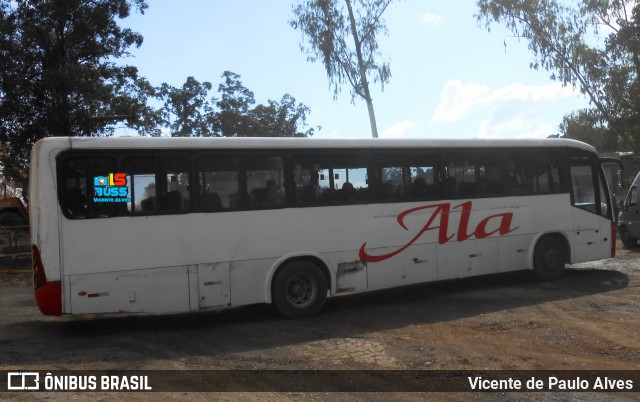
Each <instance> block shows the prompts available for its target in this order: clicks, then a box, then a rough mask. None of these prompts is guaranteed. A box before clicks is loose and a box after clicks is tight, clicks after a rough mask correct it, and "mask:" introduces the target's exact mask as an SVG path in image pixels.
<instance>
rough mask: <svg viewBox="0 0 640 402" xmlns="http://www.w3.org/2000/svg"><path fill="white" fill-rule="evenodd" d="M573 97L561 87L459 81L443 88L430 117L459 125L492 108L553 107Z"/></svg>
mask: <svg viewBox="0 0 640 402" xmlns="http://www.w3.org/2000/svg"><path fill="white" fill-rule="evenodd" d="M573 95H574V92H573V89H571V88H569V87H563V86H562V85H561V84H559V83H554V84H548V85H538V86H536V85H525V84H521V83H514V84H511V85H508V86H505V87H502V88H498V89H490V88H489V87H487V86H485V85H482V84H478V83H473V82H472V83H468V84H463V83H462V82H461V81H459V80H449V81H447V83H446V84H445V85H444V89H443V90H442V95H441V98H440V103H439V104H438V106H437V107H436V110H435V112H434V113H433V115H432V116H431V120H432V121H438V122H456V121H459V120H461V119H462V118H463V117H464V116H465V115H466V114H467V112H469V111H470V110H472V109H474V108H478V107H487V106H490V107H491V108H492V109H494V111H495V110H499V109H501V108H507V107H509V106H511V107H512V106H513V102H525V103H528V104H532V103H540V102H545V103H550V102H554V101H556V100H559V99H563V98H568V97H571V96H573Z"/></svg>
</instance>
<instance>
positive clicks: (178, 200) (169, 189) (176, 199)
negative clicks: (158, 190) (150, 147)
mask: <svg viewBox="0 0 640 402" xmlns="http://www.w3.org/2000/svg"><path fill="white" fill-rule="evenodd" d="M162 165H163V166H162V167H163V169H162V171H163V181H165V183H166V184H165V186H166V192H165V193H164V195H163V197H162V199H161V201H162V202H161V205H160V206H161V208H162V209H163V210H168V211H178V210H182V211H188V210H189V209H190V202H189V200H190V197H189V171H190V170H191V169H190V166H189V165H190V164H189V159H187V158H185V157H165V158H162Z"/></svg>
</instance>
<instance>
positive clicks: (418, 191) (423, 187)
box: [375, 154, 438, 201]
mask: <svg viewBox="0 0 640 402" xmlns="http://www.w3.org/2000/svg"><path fill="white" fill-rule="evenodd" d="M435 165H436V157H435V156H434V155H424V154H422V155H419V156H407V155H405V154H398V155H394V154H383V155H377V156H376V157H375V166H376V168H375V170H376V172H377V174H378V177H379V179H378V180H379V183H378V191H377V195H378V198H379V199H380V200H381V201H389V200H393V201H399V200H428V199H434V198H436V197H437V195H438V189H437V180H436V178H437V177H436V175H435Z"/></svg>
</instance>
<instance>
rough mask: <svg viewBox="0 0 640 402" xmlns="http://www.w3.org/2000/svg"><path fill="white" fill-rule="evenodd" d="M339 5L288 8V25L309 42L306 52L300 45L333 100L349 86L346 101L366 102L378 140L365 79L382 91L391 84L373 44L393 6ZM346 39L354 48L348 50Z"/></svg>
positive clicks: (375, 1)
mask: <svg viewBox="0 0 640 402" xmlns="http://www.w3.org/2000/svg"><path fill="white" fill-rule="evenodd" d="M341 1H342V0H302V1H301V2H300V3H298V4H297V5H296V6H294V7H293V13H294V19H293V20H291V21H290V22H289V23H290V25H291V26H292V27H293V28H294V29H299V30H300V31H301V32H302V34H303V36H304V37H305V39H306V40H307V41H308V47H305V46H302V45H301V49H302V50H303V51H304V52H305V53H306V54H307V56H308V60H309V61H312V62H315V61H318V60H320V61H321V62H322V64H323V65H324V67H325V69H326V71H327V78H328V79H329V85H330V86H332V87H333V95H334V98H336V97H337V95H338V93H339V92H340V90H341V88H342V86H343V85H344V84H345V83H348V84H349V85H350V86H351V101H352V102H353V101H354V99H355V97H356V96H359V97H361V98H362V99H364V100H365V102H366V103H367V110H368V112H369V123H370V125H371V135H372V136H373V137H374V138H377V137H378V128H377V126H376V118H375V113H374V110H373V99H372V98H371V93H370V91H369V76H370V75H371V76H373V80H374V82H379V83H380V86H381V88H382V89H383V90H384V85H385V84H386V83H388V82H389V79H390V78H391V71H390V69H389V63H386V62H382V63H380V62H377V61H376V59H377V58H379V57H380V54H379V52H378V42H377V40H376V38H377V35H379V34H386V33H387V29H386V26H385V24H384V20H383V19H382V14H383V13H384V11H385V10H386V9H387V7H388V6H389V4H390V3H391V1H392V0H344V6H343V5H341ZM354 5H355V7H354ZM345 7H346V11H345ZM349 37H351V40H352V41H353V42H352V43H353V45H349V43H350V41H349V39H348V38H349Z"/></svg>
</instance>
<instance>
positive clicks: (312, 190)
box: [293, 154, 369, 205]
mask: <svg viewBox="0 0 640 402" xmlns="http://www.w3.org/2000/svg"><path fill="white" fill-rule="evenodd" d="M293 170H294V183H295V187H296V199H297V203H298V204H300V205H318V204H332V203H337V204H352V203H361V202H364V201H366V200H368V199H369V193H368V191H369V174H368V169H367V163H366V160H365V158H364V157H363V156H362V155H360V154H349V155H347V154H339V155H329V154H315V155H296V156H295V157H294V163H293Z"/></svg>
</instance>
